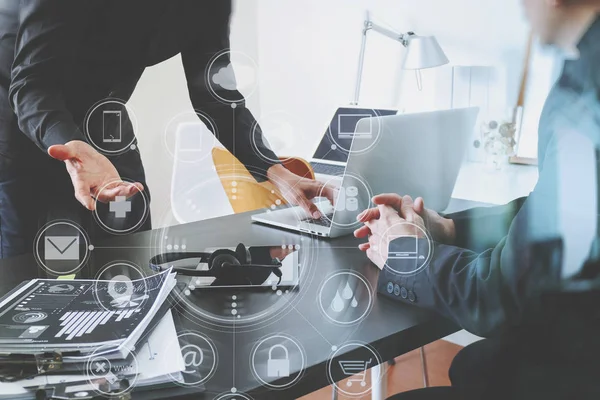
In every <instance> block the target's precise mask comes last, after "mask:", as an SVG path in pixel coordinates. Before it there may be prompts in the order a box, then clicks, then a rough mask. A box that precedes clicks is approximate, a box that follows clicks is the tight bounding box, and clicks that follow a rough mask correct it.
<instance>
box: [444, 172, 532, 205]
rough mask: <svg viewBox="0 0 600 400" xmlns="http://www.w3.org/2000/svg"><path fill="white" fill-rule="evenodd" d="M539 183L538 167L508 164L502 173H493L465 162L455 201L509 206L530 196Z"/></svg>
mask: <svg viewBox="0 0 600 400" xmlns="http://www.w3.org/2000/svg"><path fill="white" fill-rule="evenodd" d="M537 179H538V171H537V166H532V165H513V164H509V165H506V166H505V167H504V168H503V169H501V170H491V169H490V168H489V167H487V166H486V164H484V163H476V162H466V163H465V164H464V165H463V166H462V168H461V170H460V173H459V174H458V178H457V180H456V185H455V186H454V192H452V197H453V198H457V199H465V200H471V201H477V202H482V203H489V204H506V203H508V202H510V201H511V200H514V199H516V198H518V197H523V196H527V195H528V194H529V193H530V192H531V191H532V190H533V187H534V186H535V184H536V182H537Z"/></svg>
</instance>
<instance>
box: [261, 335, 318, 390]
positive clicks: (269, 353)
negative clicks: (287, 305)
mask: <svg viewBox="0 0 600 400" xmlns="http://www.w3.org/2000/svg"><path fill="white" fill-rule="evenodd" d="M250 366H251V368H252V374H253V375H254V377H255V378H256V379H258V381H259V382H260V383H261V384H263V385H264V386H267V387H269V388H272V389H286V388H288V387H290V386H292V385H294V384H295V383H297V382H298V381H299V380H300V378H301V377H302V374H303V371H304V369H305V366H306V355H305V354H304V349H303V348H302V346H301V345H300V343H299V342H298V341H297V340H296V339H294V338H292V337H291V336H289V335H283V334H279V335H272V336H268V337H266V338H263V339H262V340H260V341H259V342H258V343H257V344H256V345H255V346H254V348H253V350H252V355H251V356H250Z"/></svg>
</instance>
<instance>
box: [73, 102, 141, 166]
mask: <svg viewBox="0 0 600 400" xmlns="http://www.w3.org/2000/svg"><path fill="white" fill-rule="evenodd" d="M83 131H84V133H85V136H86V137H87V139H88V141H89V143H90V144H91V145H92V146H94V147H95V148H96V150H98V151H99V152H100V153H103V154H105V155H108V156H111V155H113V156H114V155H119V154H123V153H125V152H127V151H129V150H135V149H136V147H137V146H136V145H135V141H136V138H135V132H136V131H137V118H136V117H135V114H134V113H133V111H132V109H131V108H130V107H129V106H127V104H125V102H124V101H122V100H119V99H107V100H103V101H101V102H99V103H97V104H96V105H94V106H93V107H92V108H91V109H90V110H89V111H88V112H87V114H86V116H85V120H84V125H83Z"/></svg>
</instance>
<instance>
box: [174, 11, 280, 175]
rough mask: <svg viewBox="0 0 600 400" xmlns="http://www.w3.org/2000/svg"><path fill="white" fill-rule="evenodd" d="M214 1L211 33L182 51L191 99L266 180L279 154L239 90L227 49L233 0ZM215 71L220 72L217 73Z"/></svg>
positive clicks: (223, 139)
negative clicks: (233, 105) (269, 144)
mask: <svg viewBox="0 0 600 400" xmlns="http://www.w3.org/2000/svg"><path fill="white" fill-rule="evenodd" d="M213 4H214V6H213V7H212V8H213V10H214V12H213V13H212V14H211V22H210V24H211V28H212V29H210V30H209V31H210V32H211V33H210V35H205V36H204V37H202V38H200V39H199V40H198V41H196V42H195V43H194V45H193V46H191V47H190V48H189V49H186V50H185V51H183V52H182V61H183V67H184V70H185V75H186V78H187V84H188V90H189V94H190V99H191V101H192V105H193V107H194V108H195V109H196V110H200V111H202V112H203V113H205V114H208V116H209V117H210V118H211V119H212V120H213V121H214V123H215V125H216V130H217V131H218V132H214V131H213V134H215V135H217V138H218V139H219V141H220V142H221V143H222V144H223V145H224V146H225V147H226V148H227V150H229V151H230V152H231V153H232V154H233V155H235V156H236V157H237V159H238V160H239V161H240V162H241V163H242V164H244V165H245V166H246V168H247V169H248V170H249V171H250V172H251V173H252V175H253V176H254V178H255V179H256V180H257V181H259V182H260V181H264V180H266V173H267V170H268V169H269V168H270V167H271V166H272V165H274V164H276V163H278V158H277V156H276V155H275V153H273V151H272V150H271V149H270V148H269V146H268V144H267V143H266V141H265V140H264V138H263V135H262V131H261V129H260V126H258V124H257V122H256V120H255V119H254V117H253V115H252V113H251V112H250V110H248V109H247V108H246V103H245V99H244V97H243V95H242V94H241V93H240V92H239V91H238V90H237V84H236V82H235V76H234V74H233V70H232V67H231V65H230V62H231V61H230V56H229V53H228V50H229V48H230V43H229V22H230V18H231V11H232V6H231V0H223V1H221V0H219V1H218V2H213ZM217 56H218V57H217ZM216 74H218V75H219V76H218V77H215V75H216ZM217 78H218V79H217ZM232 103H235V108H232ZM209 128H210V129H212V127H211V126H209Z"/></svg>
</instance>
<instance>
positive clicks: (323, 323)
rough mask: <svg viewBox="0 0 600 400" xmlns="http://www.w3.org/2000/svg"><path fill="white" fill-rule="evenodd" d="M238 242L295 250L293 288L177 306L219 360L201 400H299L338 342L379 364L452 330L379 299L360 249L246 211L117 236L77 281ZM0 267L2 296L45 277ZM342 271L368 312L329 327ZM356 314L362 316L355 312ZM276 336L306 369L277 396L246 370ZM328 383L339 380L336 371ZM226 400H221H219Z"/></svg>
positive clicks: (182, 320)
mask: <svg viewBox="0 0 600 400" xmlns="http://www.w3.org/2000/svg"><path fill="white" fill-rule="evenodd" d="M473 204H474V203H470V202H466V201H464V200H453V202H452V203H451V207H450V208H451V209H453V210H458V209H464V208H468V207H469V206H472V205H473ZM239 242H242V243H244V244H245V245H247V246H258V245H282V244H299V245H300V246H301V247H300V249H301V252H302V253H301V263H302V266H303V269H304V273H303V275H302V279H301V283H300V288H299V290H297V291H291V292H290V293H287V294H286V293H284V294H282V295H278V294H276V293H275V292H273V291H264V292H248V291H246V292H244V291H243V290H238V291H236V292H233V291H232V292H224V291H223V290H218V291H195V292H192V293H191V294H190V295H189V296H188V297H187V299H188V300H187V301H186V302H185V303H184V305H183V306H182V307H179V311H178V312H177V328H178V333H184V332H196V333H199V334H202V335H205V336H207V337H208V338H210V340H212V342H213V344H214V346H215V348H216V353H217V358H218V362H217V366H216V372H215V373H214V375H213V377H212V378H211V379H210V380H208V381H207V383H206V385H205V386H206V389H207V394H206V396H205V398H207V399H213V398H218V397H219V396H218V395H219V394H221V393H229V391H230V390H231V389H232V388H233V387H235V388H236V390H237V392H238V393H239V392H242V393H247V394H249V395H250V396H252V398H254V399H255V400H258V399H270V398H277V399H294V398H298V397H300V396H302V395H305V394H307V393H310V392H312V391H314V390H317V389H319V388H321V387H324V386H327V385H328V384H330V382H329V380H328V374H327V362H328V359H330V358H331V357H330V356H331V354H332V353H333V350H332V346H337V347H343V346H344V344H345V343H348V342H355V341H356V342H360V343H365V344H369V345H370V346H371V347H372V349H373V350H375V351H376V353H377V356H378V358H379V360H380V361H383V362H385V361H386V360H388V359H391V358H393V357H396V356H398V355H401V354H403V353H406V352H408V351H410V350H413V349H415V348H418V347H420V346H422V345H425V344H427V343H430V342H432V341H434V340H437V339H439V338H441V337H444V336H446V335H448V334H450V333H453V332H455V331H456V330H458V329H459V328H458V327H457V326H456V325H454V324H453V323H451V322H449V321H447V320H445V319H443V318H440V317H439V316H436V315H435V314H433V313H431V312H428V311H424V310H421V309H419V308H417V307H412V306H407V305H403V304H400V303H394V302H392V301H389V300H387V299H384V298H381V297H378V296H377V294H376V283H377V278H378V274H379V270H378V269H377V268H376V267H375V266H374V265H373V264H371V263H370V262H369V260H368V259H367V258H366V257H365V255H364V254H363V253H362V252H361V251H359V250H358V249H357V247H356V246H357V245H358V243H359V241H358V240H356V239H355V238H353V237H343V238H338V239H334V240H323V239H315V238H312V237H309V236H303V235H300V234H296V233H293V232H287V231H283V230H277V229H272V228H269V227H266V226H261V225H258V224H251V223H250V214H248V213H247V214H239V215H233V216H228V217H224V218H218V219H212V220H206V221H201V222H197V223H191V224H185V225H178V226H174V227H169V228H165V229H157V230H153V231H151V232H143V233H138V234H135V235H131V236H123V237H117V238H115V239H114V240H111V242H109V243H106V244H103V245H101V246H100V245H98V246H96V248H95V249H94V251H92V256H91V258H90V262H89V263H88V267H86V269H84V271H82V273H83V275H88V274H90V275H93V274H94V270H97V269H99V268H101V267H103V266H104V265H107V264H109V263H112V262H115V260H123V261H128V262H131V263H134V264H136V265H138V266H140V267H146V266H147V265H148V260H149V258H150V257H151V256H153V255H155V254H157V253H160V252H164V251H166V249H167V246H168V245H171V246H175V245H178V246H181V245H183V244H185V246H186V250H187V251H203V250H204V249H206V248H209V247H229V246H235V245H236V244H237V243H239ZM0 268H2V271H3V273H2V280H1V282H0V294H3V293H6V292H7V291H8V290H10V289H11V288H12V287H14V286H15V285H16V284H17V283H19V282H21V281H23V280H25V279H30V278H34V277H38V276H39V277H45V276H43V275H41V274H40V272H39V271H40V269H39V268H38V267H37V265H36V263H35V261H34V258H33V257H32V256H22V257H18V258H14V259H9V260H0ZM341 271H347V272H352V273H354V274H356V275H357V276H361V277H363V278H364V279H365V280H366V282H368V285H369V286H370V289H371V292H372V296H370V298H371V300H372V301H371V303H370V304H371V306H370V311H369V312H368V314H367V315H366V317H365V318H364V319H362V320H361V321H360V322H358V323H356V324H347V325H341V324H336V323H333V322H332V321H331V320H329V319H328V318H327V317H326V316H324V314H323V312H322V311H321V310H320V307H319V301H318V298H319V293H320V289H321V285H322V284H323V282H324V281H325V280H326V279H327V278H328V277H330V276H332V275H334V274H336V273H339V272H341ZM234 295H235V296H236V297H235V300H233V296H234ZM321 295H322V294H321ZM355 295H356V297H357V300H358V302H359V303H360V304H365V302H366V304H369V293H368V291H366V290H362V291H360V290H357V291H355ZM234 302H235V303H236V305H235V307H233V308H235V309H236V311H237V313H238V314H237V315H239V317H238V316H237V315H235V316H234V315H232V314H231V310H232V303H234ZM261 305H264V310H265V312H264V313H262V316H261V317H260V318H256V319H253V318H252V317H251V315H250V314H249V312H248V313H247V312H246V311H249V310H257V308H260V306H261ZM361 307H362V306H360V307H357V308H356V310H360V309H361ZM349 309H350V308H349ZM207 310H212V311H214V310H220V311H221V312H222V315H221V316H220V317H219V318H216V316H217V315H218V312H217V313H215V314H213V315H212V316H210V317H207V312H206V311H207ZM356 310H354V311H356ZM362 311H364V308H363V309H362V310H361V311H356V312H359V313H362ZM349 312H352V311H349ZM348 320H352V316H350V317H348V316H347V315H346V321H348ZM277 334H283V335H289V336H291V337H293V338H294V339H296V340H297V341H298V342H299V343H300V345H301V347H302V349H303V353H304V356H305V368H304V372H303V373H302V374H301V377H300V378H299V379H298V380H297V382H295V383H294V384H293V385H292V386H291V387H288V388H285V389H283V390H274V389H272V388H268V387H265V386H264V385H261V383H260V382H259V381H258V380H257V379H256V378H255V377H254V375H253V373H252V372H251V362H250V360H251V354H252V352H253V349H254V346H255V345H256V344H257V343H258V342H260V341H261V339H264V338H265V337H268V336H271V335H277ZM347 349H352V347H347ZM292 352H293V351H292ZM257 354H260V357H259V358H261V361H258V363H260V364H262V365H261V366H258V370H264V367H265V366H264V364H265V363H266V362H267V361H266V355H265V349H260V351H258V352H257ZM340 355H344V357H352V356H357V355H358V352H357V351H354V352H350V353H349V354H345V350H341V351H340V352H339V353H336V357H338V356H340ZM295 368H297V366H296V365H295V364H294V363H292V374H294V372H298V371H297V370H296V369H295ZM333 375H334V376H333V379H335V380H339V379H342V378H343V377H344V376H343V375H341V374H339V373H335V372H334V373H333ZM278 382H281V381H272V378H271V381H270V383H271V384H275V385H276V384H278ZM134 398H135V397H134ZM169 398H172V397H170V396H169ZM194 398H199V397H198V396H194ZM238 398H243V397H240V396H238ZM226 399H227V400H229V398H227V397H226Z"/></svg>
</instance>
